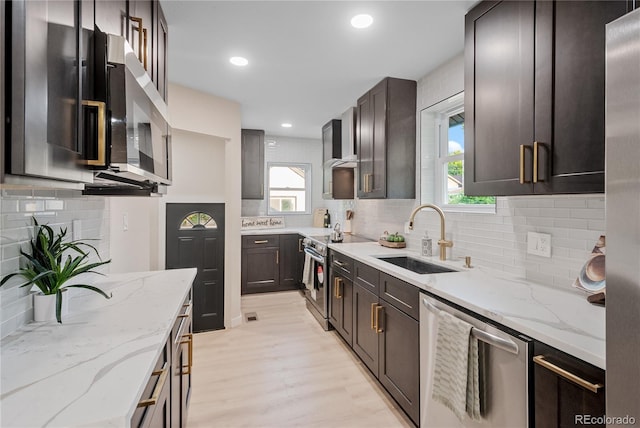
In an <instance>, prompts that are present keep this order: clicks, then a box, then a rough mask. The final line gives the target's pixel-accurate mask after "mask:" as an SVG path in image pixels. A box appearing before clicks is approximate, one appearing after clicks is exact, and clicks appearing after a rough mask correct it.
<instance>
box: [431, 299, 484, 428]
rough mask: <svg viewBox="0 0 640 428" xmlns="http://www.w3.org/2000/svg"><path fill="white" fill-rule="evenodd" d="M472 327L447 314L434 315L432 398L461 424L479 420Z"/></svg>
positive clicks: (474, 341)
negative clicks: (461, 422)
mask: <svg viewBox="0 0 640 428" xmlns="http://www.w3.org/2000/svg"><path fill="white" fill-rule="evenodd" d="M472 327H473V326H472V325H471V324H469V323H467V322H466V321H463V320H461V319H458V318H456V317H454V316H452V315H450V314H448V313H447V312H444V311H440V312H439V313H438V334H437V337H436V361H435V365H434V379H433V392H432V397H433V399H434V400H435V401H437V402H439V403H442V404H443V405H444V406H446V407H447V408H449V409H450V410H451V411H452V412H453V413H454V414H455V415H456V417H457V418H458V419H459V420H460V421H463V420H464V419H465V416H467V415H468V416H469V418H471V419H473V420H480V381H479V365H478V340H477V339H476V338H474V337H471V329H472Z"/></svg>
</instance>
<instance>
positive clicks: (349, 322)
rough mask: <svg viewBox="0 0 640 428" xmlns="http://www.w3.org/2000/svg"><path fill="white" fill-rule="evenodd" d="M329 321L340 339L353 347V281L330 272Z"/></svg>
mask: <svg viewBox="0 0 640 428" xmlns="http://www.w3.org/2000/svg"><path fill="white" fill-rule="evenodd" d="M329 291H330V292H331V295H330V297H331V302H330V304H329V321H330V322H331V325H333V327H334V328H335V329H336V331H337V332H338V333H339V334H340V336H342V338H343V339H344V340H345V341H346V342H347V343H348V344H349V345H351V346H353V281H351V279H349V278H347V277H345V276H344V275H341V274H339V273H335V272H334V269H332V272H331V283H330V290H329Z"/></svg>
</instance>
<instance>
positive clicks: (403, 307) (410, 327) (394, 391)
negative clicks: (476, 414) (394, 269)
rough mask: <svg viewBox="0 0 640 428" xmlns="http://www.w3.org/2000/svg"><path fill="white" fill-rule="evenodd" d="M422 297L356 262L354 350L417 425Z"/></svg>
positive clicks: (406, 284)
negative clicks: (420, 301) (420, 308)
mask: <svg viewBox="0 0 640 428" xmlns="http://www.w3.org/2000/svg"><path fill="white" fill-rule="evenodd" d="M332 272H333V270H332ZM373 291H376V292H377V293H374V292H373ZM419 295H420V293H419V291H418V289H417V288H416V287H414V286H413V285H411V284H408V283H406V282H404V281H401V280H399V279H397V278H394V277H392V276H390V275H387V274H385V273H382V272H378V271H376V270H375V269H373V268H371V267H370V266H366V265H362V264H361V263H359V262H355V280H354V283H353V330H352V331H353V335H352V336H353V337H352V347H353V350H354V351H355V353H356V354H357V355H358V356H359V357H360V359H361V360H362V362H363V363H364V364H365V365H366V366H367V367H368V368H369V370H371V372H372V373H373V374H374V375H375V376H376V377H377V378H378V380H379V381H380V383H381V384H382V385H383V386H384V387H385V389H386V390H387V391H388V392H389V394H390V395H391V396H392V397H393V398H394V399H395V400H396V402H397V403H398V404H399V405H400V407H401V408H402V409H403V410H404V411H405V412H406V414H407V415H408V416H409V418H411V420H412V421H413V422H414V423H415V424H416V425H418V424H419V420H420V322H419V318H420V315H419V310H418V309H419V308H418V302H419ZM333 303H334V300H333V299H332V304H333ZM341 334H342V333H341ZM343 337H344V336H343Z"/></svg>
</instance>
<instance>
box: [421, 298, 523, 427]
mask: <svg viewBox="0 0 640 428" xmlns="http://www.w3.org/2000/svg"><path fill="white" fill-rule="evenodd" d="M420 300H421V304H420V393H421V399H420V400H421V406H420V427H421V428H430V427H438V428H440V427H446V428H451V427H509V428H514V427H528V426H530V425H531V426H532V424H531V423H530V421H531V416H530V409H531V408H532V406H530V400H531V397H532V395H531V394H530V393H529V392H530V387H529V385H530V384H529V374H530V367H531V366H530V362H531V353H532V352H533V349H532V341H531V339H530V338H528V337H526V336H523V335H520V334H518V333H516V332H513V331H511V332H509V333H508V332H507V331H506V330H507V329H506V328H505V329H504V330H503V329H499V328H497V327H495V326H493V325H490V324H488V323H486V322H484V321H482V320H480V319H478V318H476V317H474V316H472V315H471V314H470V312H467V311H463V310H459V309H456V308H454V307H452V306H450V305H448V304H445V303H444V302H442V301H440V300H437V299H435V298H433V297H431V296H429V295H427V294H426V293H422V294H421V295H420ZM439 311H446V312H448V313H449V314H451V315H453V316H455V317H457V318H459V319H462V320H464V321H466V322H468V323H469V324H471V325H472V326H473V328H472V330H471V334H472V335H474V336H475V337H476V338H477V339H478V341H479V342H478V346H479V347H482V348H483V349H482V352H484V361H485V365H484V367H482V368H481V370H484V379H485V392H484V397H483V399H484V403H485V406H484V411H483V413H482V420H481V421H479V422H477V421H473V420H471V419H469V418H466V417H465V419H464V420H463V421H459V420H458V418H457V417H456V416H455V415H454V414H453V412H452V411H451V410H449V409H448V408H446V407H445V406H444V405H443V404H440V403H439V402H437V401H435V400H433V399H432V398H431V392H432V388H433V367H434V363H435V355H436V336H437V332H438V316H437V314H438V312H439Z"/></svg>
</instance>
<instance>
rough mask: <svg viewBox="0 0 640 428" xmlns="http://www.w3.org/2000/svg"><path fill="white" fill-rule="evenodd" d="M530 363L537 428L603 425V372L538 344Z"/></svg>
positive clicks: (535, 346)
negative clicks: (531, 363) (531, 365)
mask: <svg viewBox="0 0 640 428" xmlns="http://www.w3.org/2000/svg"><path fill="white" fill-rule="evenodd" d="M533 362H534V364H533V374H534V390H535V395H534V400H535V404H534V406H535V416H534V417H535V426H536V427H544V428H554V427H580V426H592V427H604V426H605V424H604V416H605V390H604V385H605V371H604V370H602V369H600V368H598V367H594V366H592V365H591V364H588V363H586V362H584V361H582V360H579V359H577V358H575V357H572V356H570V355H567V354H565V353H563V352H561V351H558V350H556V349H554V348H552V347H550V346H547V345H545V344H543V343H539V342H536V343H535V345H534V359H533ZM598 422H602V423H598Z"/></svg>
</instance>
